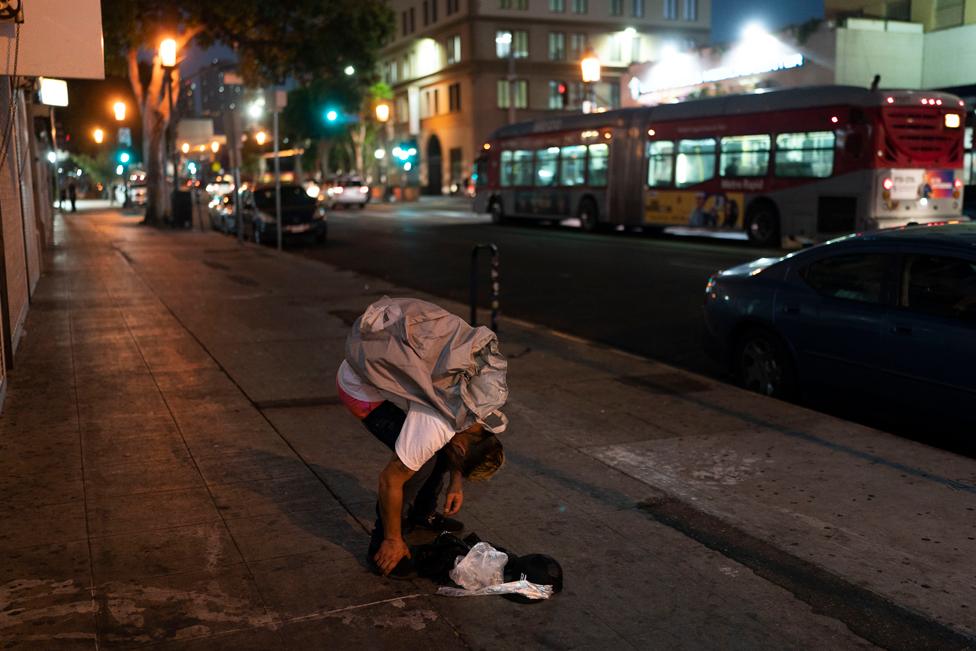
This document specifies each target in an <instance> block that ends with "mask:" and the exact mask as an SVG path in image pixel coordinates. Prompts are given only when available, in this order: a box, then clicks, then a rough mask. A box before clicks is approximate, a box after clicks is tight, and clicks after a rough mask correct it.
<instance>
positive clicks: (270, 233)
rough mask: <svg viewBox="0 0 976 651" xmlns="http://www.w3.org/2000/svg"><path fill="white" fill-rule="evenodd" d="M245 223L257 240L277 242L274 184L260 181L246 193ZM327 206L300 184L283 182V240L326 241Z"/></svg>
mask: <svg viewBox="0 0 976 651" xmlns="http://www.w3.org/2000/svg"><path fill="white" fill-rule="evenodd" d="M243 206H244V212H245V214H244V220H243V221H244V224H245V227H246V228H247V230H248V234H249V235H250V237H251V239H252V240H253V241H254V242H257V243H258V244H261V243H272V242H275V241H276V239H277V237H278V234H277V221H276V218H275V215H276V205H275V186H274V185H259V186H257V187H256V188H254V190H252V191H250V192H249V193H247V194H245V197H244V202H243ZM327 228H328V224H327V215H326V212H325V206H323V205H322V204H321V202H318V201H316V200H315V198H313V197H311V196H309V195H308V193H307V192H306V191H305V188H303V187H302V186H301V185H298V184H293V183H282V184H281V232H282V236H283V239H284V240H294V239H303V240H315V241H317V242H324V241H325V238H326V234H327Z"/></svg>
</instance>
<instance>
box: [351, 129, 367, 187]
mask: <svg viewBox="0 0 976 651" xmlns="http://www.w3.org/2000/svg"><path fill="white" fill-rule="evenodd" d="M349 139H350V140H352V149H353V160H354V161H355V166H356V172H357V173H358V174H360V175H362V176H366V165H365V161H364V160H363V159H364V155H363V153H364V150H365V148H366V121H365V120H363V119H360V121H359V125H357V126H356V127H354V128H353V129H351V130H350V132H349Z"/></svg>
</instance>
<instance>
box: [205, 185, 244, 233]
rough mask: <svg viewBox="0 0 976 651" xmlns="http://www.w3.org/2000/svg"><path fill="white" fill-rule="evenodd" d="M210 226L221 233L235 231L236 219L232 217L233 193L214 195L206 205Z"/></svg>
mask: <svg viewBox="0 0 976 651" xmlns="http://www.w3.org/2000/svg"><path fill="white" fill-rule="evenodd" d="M208 208H209V210H210V227H211V228H213V229H214V230H216V231H220V232H221V233H236V232H237V221H236V220H235V218H234V193H233V192H228V193H227V194H222V195H216V196H214V197H213V199H211V200H210V203H209V205H208Z"/></svg>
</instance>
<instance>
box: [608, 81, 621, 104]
mask: <svg viewBox="0 0 976 651" xmlns="http://www.w3.org/2000/svg"><path fill="white" fill-rule="evenodd" d="M610 108H615V109H617V108H620V84H617V83H614V84H610Z"/></svg>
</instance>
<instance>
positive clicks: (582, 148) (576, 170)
mask: <svg viewBox="0 0 976 651" xmlns="http://www.w3.org/2000/svg"><path fill="white" fill-rule="evenodd" d="M559 160H560V164H559V167H560V169H559V182H560V183H561V184H562V185H584V184H585V183H586V145H573V146H572V147H563V148H562V151H561V152H560V158H559Z"/></svg>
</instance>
